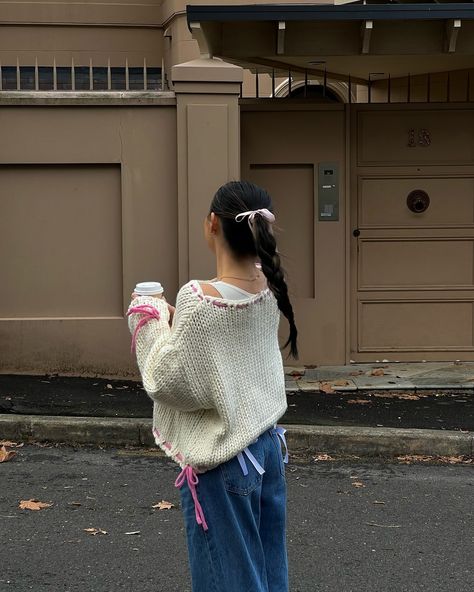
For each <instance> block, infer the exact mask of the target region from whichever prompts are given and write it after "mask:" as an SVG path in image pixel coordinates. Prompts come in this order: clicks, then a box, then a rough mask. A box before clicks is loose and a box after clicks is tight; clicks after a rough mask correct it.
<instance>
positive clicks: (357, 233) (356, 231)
mask: <svg viewBox="0 0 474 592" xmlns="http://www.w3.org/2000/svg"><path fill="white" fill-rule="evenodd" d="M352 234H353V235H354V236H355V237H356V238H357V237H358V236H359V235H360V230H359V229H358V228H356V229H355V230H354V231H353V232H352Z"/></svg>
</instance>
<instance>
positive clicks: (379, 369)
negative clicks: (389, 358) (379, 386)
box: [369, 368, 385, 376]
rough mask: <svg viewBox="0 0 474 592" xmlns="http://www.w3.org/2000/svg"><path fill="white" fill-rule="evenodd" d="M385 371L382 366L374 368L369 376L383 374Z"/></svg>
mask: <svg viewBox="0 0 474 592" xmlns="http://www.w3.org/2000/svg"><path fill="white" fill-rule="evenodd" d="M384 375H385V372H384V370H383V368H374V369H373V370H372V371H371V372H370V373H369V376H384Z"/></svg>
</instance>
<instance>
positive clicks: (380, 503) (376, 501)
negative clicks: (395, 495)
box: [372, 500, 385, 506]
mask: <svg viewBox="0 0 474 592" xmlns="http://www.w3.org/2000/svg"><path fill="white" fill-rule="evenodd" d="M372 503H373V504H379V505H382V506H383V505H385V502H380V501H379V500H374V501H373V502H372Z"/></svg>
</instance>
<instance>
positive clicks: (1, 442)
mask: <svg viewBox="0 0 474 592" xmlns="http://www.w3.org/2000/svg"><path fill="white" fill-rule="evenodd" d="M24 445H25V444H24V443H23V442H21V443H19V442H11V441H10V440H0V446H7V447H8V448H22V447H23V446H24Z"/></svg>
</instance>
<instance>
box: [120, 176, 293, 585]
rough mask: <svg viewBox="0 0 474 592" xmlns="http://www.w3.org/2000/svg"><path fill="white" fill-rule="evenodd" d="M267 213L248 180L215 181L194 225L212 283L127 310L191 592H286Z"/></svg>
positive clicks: (266, 199)
mask: <svg viewBox="0 0 474 592" xmlns="http://www.w3.org/2000/svg"><path fill="white" fill-rule="evenodd" d="M271 210H272V205H271V199H270V196H269V195H268V194H267V193H266V191H264V190H263V189H261V188H259V187H257V186H255V185H253V184H251V183H246V182H231V183H227V184H226V185H224V186H223V187H221V188H220V189H219V191H218V192H217V193H216V195H215V197H214V199H213V201H212V204H211V208H210V213H209V215H208V216H207V218H206V220H205V222H204V233H205V238H206V241H207V244H208V245H209V247H210V248H211V250H212V251H213V252H214V253H215V256H216V262H217V277H216V279H214V280H211V281H206V282H199V281H195V280H193V281H190V282H189V283H188V284H186V285H185V286H183V287H182V288H181V290H180V291H179V294H178V298H177V303H176V309H174V308H173V307H171V306H169V305H167V304H166V302H165V301H164V300H160V299H158V298H151V297H149V296H141V297H135V298H134V299H133V301H132V304H131V306H130V309H129V312H128V314H129V326H130V330H131V332H132V333H133V341H132V343H133V344H134V346H135V348H136V353H137V360H138V365H139V368H140V372H141V375H142V378H143V385H144V388H145V390H146V391H147V393H148V394H149V395H150V397H151V398H152V399H153V400H154V421H153V424H154V429H153V431H154V435H155V438H156V442H157V444H158V445H159V446H160V447H161V448H163V450H165V452H166V453H167V454H168V455H169V456H171V457H172V458H173V459H174V460H175V461H176V462H177V463H178V464H179V465H180V466H181V468H182V471H181V473H180V475H179V477H178V479H177V480H176V486H177V487H179V488H180V490H181V500H182V507H183V513H184V519H185V524H186V532H187V539H188V551H189V560H190V565H191V575H192V583H193V592H287V590H288V567H287V555H286V541H285V522H286V483H285V476H284V473H285V471H284V464H283V462H284V459H283V452H282V451H283V450H285V451H286V443H285V439H284V430H283V429H282V428H279V427H277V426H276V422H277V421H278V419H279V418H280V417H281V416H282V415H283V414H284V413H285V410H286V407H287V403H286V396H285V381H284V372H283V363H282V357H281V353H280V349H279V345H278V324H279V316H280V315H279V311H278V309H280V311H281V312H282V313H283V314H284V315H285V317H286V318H287V319H288V321H289V325H290V335H289V338H288V341H287V343H286V344H285V347H286V346H289V347H290V352H291V354H292V355H293V356H294V357H297V343H296V339H297V330H296V326H295V321H294V316H293V310H292V307H291V303H290V300H289V298H288V288H287V285H286V283H285V279H284V275H283V271H282V269H281V267H280V257H279V255H278V252H277V249H276V242H275V238H274V235H273V232H272V223H273V222H274V220H275V218H274V215H273V214H272V212H271ZM133 296H136V295H135V294H134V295H133ZM170 317H172V322H171V326H170ZM282 444H284V446H282ZM285 460H286V459H285Z"/></svg>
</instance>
